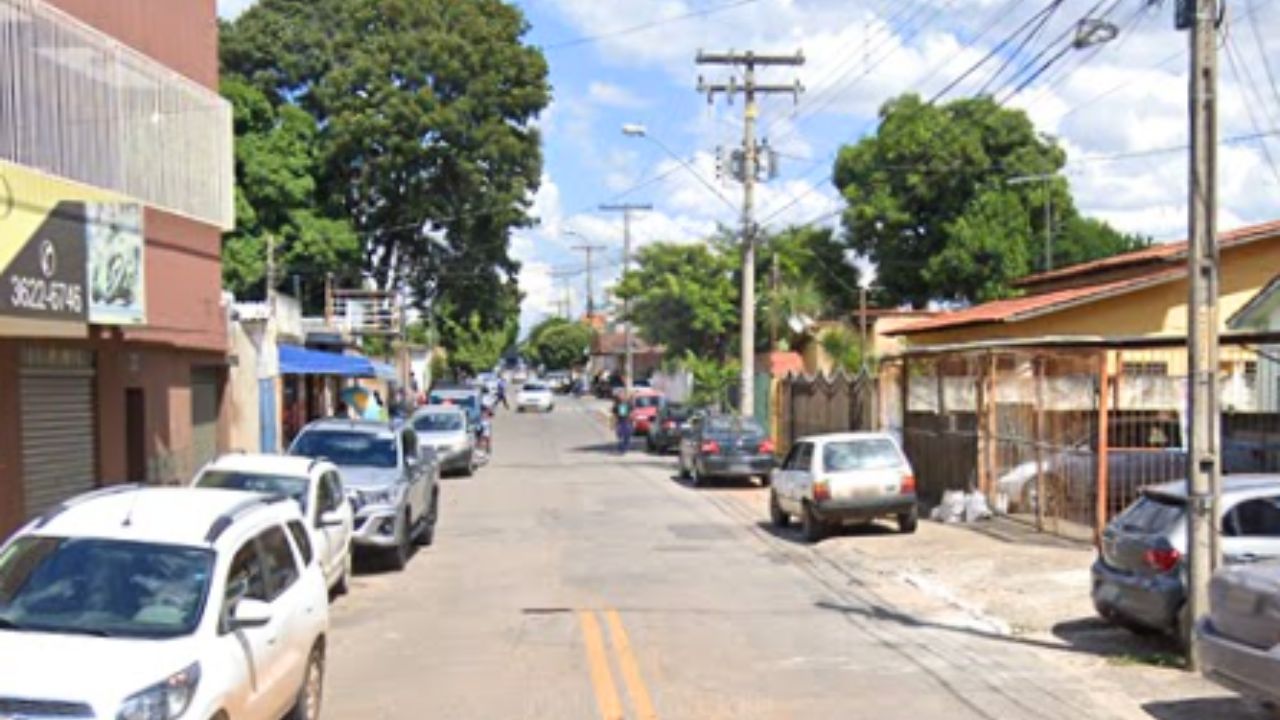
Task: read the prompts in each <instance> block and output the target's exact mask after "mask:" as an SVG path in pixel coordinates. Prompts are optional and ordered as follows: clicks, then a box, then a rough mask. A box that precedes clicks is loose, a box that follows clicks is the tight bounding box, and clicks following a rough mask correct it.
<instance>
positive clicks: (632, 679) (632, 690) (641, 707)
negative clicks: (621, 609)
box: [604, 610, 658, 720]
mask: <svg viewBox="0 0 1280 720" xmlns="http://www.w3.org/2000/svg"><path fill="white" fill-rule="evenodd" d="M604 619H605V622H606V623H607V624H608V626H609V635H610V637H611V638H612V639H613V651H614V652H615V653H616V654H617V656H618V666H619V667H621V668H622V681H623V682H624V683H625V684H626V686H627V695H629V696H630V697H631V705H632V707H634V708H635V711H636V717H637V718H638V719H639V720H658V714H657V713H656V712H654V710H653V701H652V700H651V699H650V698H649V688H647V687H646V686H645V684H644V678H642V677H641V676H640V664H639V663H637V662H636V658H635V655H634V654H632V652H631V639H630V638H628V637H627V631H626V629H625V628H623V627H622V618H620V617H618V611H617V610H608V611H606V612H605V614H604Z"/></svg>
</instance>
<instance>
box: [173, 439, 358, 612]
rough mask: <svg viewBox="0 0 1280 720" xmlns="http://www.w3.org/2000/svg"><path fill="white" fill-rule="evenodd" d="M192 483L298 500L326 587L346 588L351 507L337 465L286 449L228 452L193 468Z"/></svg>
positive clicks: (337, 590)
mask: <svg viewBox="0 0 1280 720" xmlns="http://www.w3.org/2000/svg"><path fill="white" fill-rule="evenodd" d="M191 484H192V485H193V486H195V487H207V488H218V489H220V490H245V491H248V492H258V493H266V494H267V495H284V496H286V497H291V498H293V499H294V500H296V501H297V502H298V505H299V507H301V508H302V517H303V519H304V520H305V523H306V526H307V529H308V530H309V531H310V532H311V544H312V546H313V547H314V548H315V551H316V557H318V558H319V559H320V568H321V569H322V570H323V571H324V576H325V580H326V581H327V582H328V584H329V590H330V591H332V592H333V593H334V594H335V595H343V594H345V593H346V592H347V581H348V579H349V578H350V577H351V533H352V524H353V522H354V520H353V517H354V515H355V512H354V511H353V510H352V509H351V503H350V502H348V501H347V495H346V490H345V489H344V488H343V486H342V475H341V473H340V472H339V471H338V466H336V465H334V464H333V463H331V462H329V461H327V460H318V459H317V460H313V459H311V458H300V457H293V456H289V455H253V454H246V453H233V454H230V455H223V456H222V457H219V458H217V459H216V460H213V461H212V462H210V463H209V464H207V465H205V466H204V467H203V468H201V469H200V472H198V473H196V477H195V480H193V481H192V482H191Z"/></svg>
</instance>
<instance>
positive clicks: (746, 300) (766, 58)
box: [697, 50, 804, 417]
mask: <svg viewBox="0 0 1280 720" xmlns="http://www.w3.org/2000/svg"><path fill="white" fill-rule="evenodd" d="M697 63H698V64H699V65H730V66H734V67H738V66H741V67H742V68H743V80H742V84H738V81H737V79H736V78H730V79H729V82H728V83H707V82H704V81H703V80H702V78H698V92H702V93H706V95H707V101H708V102H714V101H715V96H716V94H718V93H723V94H724V95H726V96H728V98H729V100H730V102H732V101H733V97H734V96H735V95H738V94H742V95H743V97H744V99H745V101H746V103H745V106H744V112H743V124H742V178H741V180H742V385H741V392H740V394H739V400H738V411H739V412H741V413H742V416H743V417H751V416H752V415H754V414H755V359H756V227H755V225H754V221H753V219H752V212H753V210H754V207H753V204H754V202H755V183H756V179H757V178H756V173H757V168H758V167H759V164H758V160H759V153H760V151H761V148H760V147H759V146H758V145H757V144H756V119H757V118H758V116H759V114H760V107H759V105H758V104H757V102H756V97H757V96H758V95H773V94H787V95H791V96H792V97H796V98H798V97H799V95H800V92H801V91H802V90H803V88H802V87H801V86H800V81H799V80H797V81H796V82H795V83H793V84H791V85H760V84H757V83H756V68H757V67H764V66H775V65H787V66H798V65H803V64H804V54H803V53H801V52H797V53H796V54H795V55H757V54H755V53H754V52H751V51H750V50H748V51H746V52H743V53H739V52H736V51H730V52H727V53H707V52H702V51H698V57H697Z"/></svg>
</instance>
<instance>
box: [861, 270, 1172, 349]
mask: <svg viewBox="0 0 1280 720" xmlns="http://www.w3.org/2000/svg"><path fill="white" fill-rule="evenodd" d="M1184 274H1186V269H1185V268H1169V269H1167V270H1162V271H1160V272H1158V273H1151V274H1148V275H1143V276H1141V277H1136V278H1124V279H1122V280H1113V281H1111V282H1104V283H1097V284H1094V285H1086V286H1083V287H1075V288H1067V289H1065V290H1056V291H1053V292H1047V293H1044V294H1041V295H1028V296H1026V297H1018V298H1010V299H1008V300H995V301H993V302H989V303H983V304H981V305H974V306H972V307H967V308H964V309H963V310H956V311H955V312H948V313H941V314H939V315H935V316H934V317H931V318H926V319H924V320H921V321H920V322H915V323H911V324H910V325H904V326H903V327H900V328H894V329H893V330H889V331H888V332H887V333H886V334H887V335H912V334H915V333H921V332H930V331H933V330H943V329H951V328H957V327H964V326H966V325H984V324H990V323H1003V322H1011V321H1017V320H1021V319H1024V318H1027V317H1032V316H1035V315H1041V314H1044V313H1047V312H1053V311H1054V310H1059V309H1062V308H1065V307H1070V306H1072V305H1076V304H1079V303H1083V302H1091V301H1093V300H1098V299H1101V298H1103V297H1107V296H1110V295H1115V294H1119V293H1124V292H1130V291H1133V290H1137V289H1139V288H1143V287H1148V286H1151V285H1156V284H1159V283H1162V282H1167V281H1169V280H1172V279H1174V278H1177V277H1181V276H1182V275H1184Z"/></svg>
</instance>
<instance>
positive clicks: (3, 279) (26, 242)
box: [0, 162, 146, 325]
mask: <svg viewBox="0 0 1280 720" xmlns="http://www.w3.org/2000/svg"><path fill="white" fill-rule="evenodd" d="M143 238H144V235H143V231H142V208H141V206H139V205H138V204H137V203H131V202H128V201H127V200H124V199H123V198H120V197H119V196H116V195H114V194H112V193H109V192H106V191H101V190H95V189H93V188H88V187H85V186H81V185H77V184H74V183H70V182H66V181H63V180H58V179H55V178H51V177H48V176H46V175H42V174H40V173H36V172H33V171H31V170H27V169H25V168H21V167H18V166H16V165H12V164H9V163H5V162H0V316H10V317H24V318H30V319H37V320H65V321H70V322H81V323H85V322H88V323H93V324H100V325H137V324H142V323H144V322H146V297H145V292H144V290H145V287H146V285H145V283H144V278H143V251H144V248H145V246H146V244H145V242H144V240H143Z"/></svg>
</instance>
